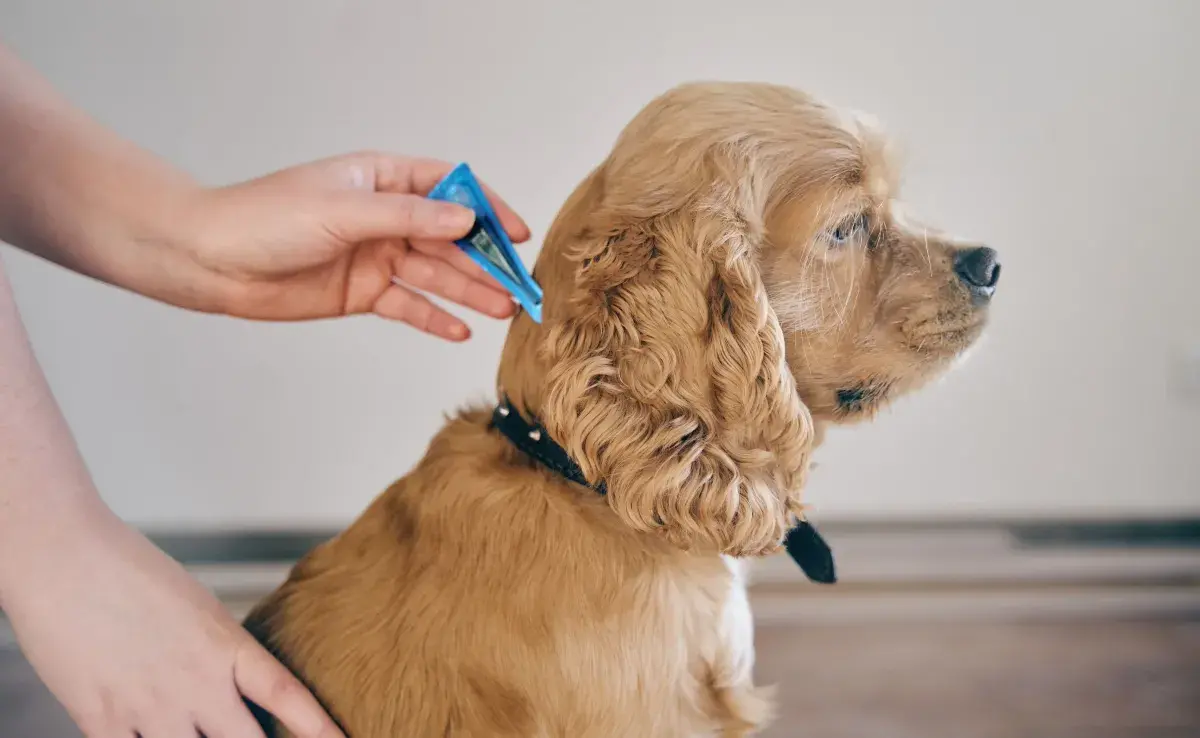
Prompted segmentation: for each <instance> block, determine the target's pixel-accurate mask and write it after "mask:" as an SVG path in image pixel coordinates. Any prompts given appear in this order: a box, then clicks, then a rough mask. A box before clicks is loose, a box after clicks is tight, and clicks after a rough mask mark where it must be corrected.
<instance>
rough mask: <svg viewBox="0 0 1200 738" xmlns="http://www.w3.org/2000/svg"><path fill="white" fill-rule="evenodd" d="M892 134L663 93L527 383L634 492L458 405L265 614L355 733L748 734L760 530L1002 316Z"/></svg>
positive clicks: (790, 511) (612, 165) (791, 517)
mask: <svg viewBox="0 0 1200 738" xmlns="http://www.w3.org/2000/svg"><path fill="white" fill-rule="evenodd" d="M895 187H896V172H895V170H894V169H893V164H892V163H891V161H890V157H889V155H888V151H887V147H886V145H885V142H884V139H883V138H882V137H881V135H880V133H879V132H878V131H877V130H876V129H875V128H874V127H873V126H871V125H870V124H868V123H867V122H865V121H864V120H863V119H862V118H859V117H854V116H847V115H843V114H840V113H838V112H837V111H834V110H832V109H830V108H828V107H826V106H824V105H822V104H820V103H818V102H816V101H814V100H813V99H811V98H809V97H808V96H806V95H804V94H802V93H799V92H797V91H795V90H791V89H787V88H782V87H777V86H771V85H765V84H735V83H711V84H691V85H685V86H682V87H679V88H676V89H674V90H672V91H670V92H668V93H667V94H665V95H663V96H661V97H660V98H658V99H656V100H654V101H653V102H652V103H650V105H649V106H647V107H646V108H645V109H644V110H643V111H642V112H641V113H640V114H639V115H638V116H637V117H636V118H635V119H634V120H633V121H632V122H631V123H630V124H629V125H628V127H627V128H626V129H625V131H624V132H623V133H622V135H621V136H620V138H619V140H618V141H617V143H616V145H615V147H614V149H613V151H612V153H611V155H610V156H609V157H608V159H607V160H606V161H604V163H603V164H601V165H600V166H599V167H598V168H597V169H595V170H594V171H593V172H592V173H591V174H590V175H589V176H588V177H587V178H586V179H585V180H584V181H583V183H582V184H581V185H580V186H579V187H578V188H577V189H576V191H575V192H574V193H573V194H572V195H571V197H570V198H569V200H568V201H567V202H566V204H565V205H564V207H563V208H562V210H561V212H560V213H559V215H558V217H557V219H556V220H555V222H554V224H553V226H552V228H551V229H550V232H549V234H548V236H547V238H546V241H545V245H544V248H543V250H542V252H541V255H540V257H539V259H538V261H537V265H536V270H535V274H536V276H537V278H538V279H539V281H540V282H541V284H542V285H543V287H544V289H545V293H546V304H545V322H544V325H541V326H539V325H536V324H535V323H533V322H532V321H531V320H529V319H528V317H526V316H521V317H519V318H518V319H517V320H515V321H514V323H513V325H512V328H511V330H510V333H509V338H508V343H507V345H506V346H505V349H504V353H503V356H502V359H501V364H500V373H499V385H500V387H501V388H502V389H501V391H502V392H503V393H505V394H506V395H507V396H508V397H509V398H511V400H512V402H513V404H514V406H516V407H518V408H523V409H527V411H528V413H529V415H530V416H531V417H533V416H536V418H537V419H539V420H540V422H542V423H543V424H544V425H545V427H546V428H547V429H548V430H549V432H550V434H551V436H552V437H553V438H554V439H555V440H557V441H558V442H559V443H561V444H562V445H563V446H564V447H565V448H566V449H567V450H568V451H569V452H570V454H571V455H572V456H573V457H574V458H575V459H576V460H577V461H578V462H579V464H580V466H581V467H582V469H583V470H584V472H585V473H586V475H587V476H588V478H589V479H592V480H604V481H605V483H606V484H607V488H608V494H607V496H606V497H602V496H600V495H597V494H596V493H595V492H593V491H591V490H589V489H586V488H584V487H581V486H578V485H574V484H572V483H570V482H567V481H565V480H564V479H563V478H561V477H559V476H556V475H555V474H554V473H552V472H550V471H548V470H546V469H544V468H542V467H540V466H537V465H536V464H534V463H532V462H531V461H530V460H529V459H528V458H527V457H525V456H524V455H523V454H522V453H520V452H519V451H517V450H516V449H515V448H514V447H513V445H512V444H511V443H510V442H509V441H508V440H506V439H505V438H503V437H502V436H500V435H499V434H498V433H497V432H495V431H494V430H491V429H489V419H490V408H488V409H484V408H476V409H471V410H467V411H465V412H462V413H460V414H458V415H457V416H456V417H454V418H452V419H450V420H449V421H448V422H447V424H446V426H445V427H444V428H443V429H442V430H441V431H440V432H439V433H438V434H437V436H436V437H435V438H434V439H433V441H432V443H431V445H430V446H429V449H428V451H427V453H426V455H425V457H424V459H423V460H422V461H421V462H420V463H419V464H418V466H417V467H416V468H415V469H414V470H413V471H412V472H411V473H410V474H408V475H407V476H405V477H404V478H403V479H401V480H399V481H398V482H396V483H395V484H394V485H392V486H391V488H389V489H388V490H387V491H386V492H385V493H384V494H382V495H381V496H380V497H379V498H378V499H377V500H376V501H375V502H374V503H373V504H372V505H371V506H370V508H369V509H368V510H367V511H366V512H365V513H364V514H363V515H362V517H361V518H360V519H359V520H358V521H357V522H355V523H354V524H353V525H352V526H351V527H350V528H349V529H348V530H346V531H345V532H344V533H342V534H341V535H340V536H338V537H337V538H336V539H334V540H333V541H331V542H329V543H327V544H325V545H323V546H321V547H320V548H318V549H316V550H314V551H313V552H312V553H311V554H310V555H309V556H307V557H306V558H305V559H304V560H303V561H302V562H300V563H299V564H298V565H297V566H296V568H295V569H294V571H293V572H292V574H291V577H290V578H289V579H288V581H287V582H286V583H285V584H284V585H283V586H282V587H281V588H280V589H279V590H277V591H276V592H275V593H273V594H272V595H271V596H270V597H269V598H267V599H266V600H265V601H264V602H263V603H262V604H261V605H260V606H259V607H258V608H257V609H256V610H255V611H254V612H253V613H252V614H251V616H250V617H249V619H248V621H247V625H248V627H249V628H250V629H251V631H252V632H253V633H255V634H256V636H257V637H259V638H260V640H262V641H263V642H264V643H265V644H267V645H268V646H269V648H270V649H271V650H272V651H273V652H274V653H276V654H277V655H279V656H280V658H281V659H282V660H283V661H284V662H285V663H287V664H288V665H289V666H290V667H291V668H292V669H293V670H294V671H295V672H296V673H297V674H298V675H299V676H300V677H301V678H302V679H303V680H304V681H305V682H306V683H307V684H308V685H310V686H311V688H312V689H313V690H314V692H315V694H316V695H317V696H318V697H319V699H320V700H321V701H322V702H323V703H324V705H325V706H326V707H327V708H328V709H329V710H330V712H331V714H332V715H333V716H334V717H335V718H336V719H337V720H338V721H339V722H340V723H341V724H342V726H343V727H344V729H345V730H346V732H347V734H348V735H349V736H350V738H393V737H394V736H409V737H410V738H424V737H429V738H432V737H433V736H439V737H440V736H544V737H549V736H570V737H571V738H585V737H590V736H604V737H605V738H609V737H611V736H622V737H623V738H634V737H640V736H647V737H649V736H653V737H655V738H662V737H663V736H705V735H730V736H734V735H748V734H751V733H753V732H755V730H756V729H757V728H758V727H759V726H761V725H762V724H763V723H764V722H765V721H766V720H767V718H768V716H769V714H770V709H769V706H770V702H769V699H768V696H767V695H765V694H764V693H763V692H762V691H761V690H760V689H757V688H755V687H754V686H753V684H752V681H751V667H752V663H753V654H752V650H751V641H752V634H751V631H750V627H751V626H750V617H749V612H748V608H747V606H746V599H745V593H744V591H743V590H742V588H741V581H740V578H739V575H738V571H737V568H736V566H734V565H733V563H734V560H735V558H736V557H755V556H761V555H765V554H768V553H771V552H773V551H775V550H776V549H777V548H778V546H779V543H780V541H781V539H782V537H783V535H784V534H785V532H786V530H787V529H788V528H789V527H790V526H791V525H792V524H793V523H794V521H795V517H796V516H797V515H798V514H800V513H801V511H802V504H801V499H800V497H801V491H802V489H803V487H804V481H805V475H806V471H807V468H808V465H809V455H810V452H811V451H812V449H813V447H814V446H815V445H817V443H818V442H819V440H820V438H821V436H822V433H823V429H824V428H825V427H826V426H827V424H829V423H835V422H852V421H856V420H859V419H863V418H867V417H869V416H871V415H872V414H873V413H874V412H875V411H876V410H877V409H878V408H879V407H880V406H882V405H883V404H884V403H886V402H887V401H889V400H891V399H892V398H894V397H896V396H897V395H899V394H901V393H904V392H907V391H909V390H912V389H913V388H915V387H917V386H919V385H921V384H922V383H924V382H925V381H927V380H929V379H930V378H932V377H933V376H935V375H937V374H938V373H939V372H940V371H941V370H943V369H944V368H945V367H947V366H948V365H949V363H950V362H951V361H952V360H953V359H954V358H955V357H956V356H957V355H958V354H959V353H961V352H962V351H963V350H964V349H965V348H966V347H967V346H968V345H969V344H971V343H972V342H973V341H974V340H975V338H976V337H977V336H978V335H979V333H980V331H981V329H982V326H983V323H984V319H985V315H986V310H985V309H984V303H985V302H986V300H980V299H978V296H976V297H975V298H974V299H973V298H972V295H971V294H970V292H969V291H968V290H967V289H966V288H965V286H964V284H963V283H962V282H961V280H960V279H959V278H958V277H957V276H956V273H955V267H954V256H955V254H956V253H957V252H958V251H959V250H960V249H962V248H964V247H965V246H966V245H964V244H958V243H955V242H953V241H951V240H949V239H947V238H945V237H943V236H940V235H938V234H936V233H934V232H933V231H931V230H929V229H927V228H924V227H919V226H916V225H914V224H913V223H912V222H910V221H908V220H906V219H905V218H904V217H903V216H902V214H901V212H900V209H899V205H898V204H897V202H896V201H895V199H894V197H895V192H896V190H895Z"/></svg>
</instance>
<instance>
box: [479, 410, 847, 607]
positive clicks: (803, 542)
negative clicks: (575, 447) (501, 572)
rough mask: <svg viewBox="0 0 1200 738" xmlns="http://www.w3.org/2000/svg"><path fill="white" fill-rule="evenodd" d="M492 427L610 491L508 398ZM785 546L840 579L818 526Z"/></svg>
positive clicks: (822, 577) (814, 576)
mask: <svg viewBox="0 0 1200 738" xmlns="http://www.w3.org/2000/svg"><path fill="white" fill-rule="evenodd" d="M492 427H493V428H495V429H496V430H498V431H500V432H501V433H503V434H504V436H505V437H506V438H508V440H510V441H512V443H513V445H514V446H516V447H517V448H519V449H520V450H521V451H523V452H524V453H525V454H527V455H528V456H530V457H532V458H533V459H535V460H536V461H538V462H539V463H541V464H542V465H543V466H545V467H546V468H548V469H551V470H552V471H555V472H557V473H558V474H560V475H562V476H563V477H565V478H567V479H569V480H570V481H572V482H575V483H576V484H581V485H583V486H584V487H588V488H590V489H593V490H595V491H596V492H598V493H599V494H602V495H603V494H605V493H606V492H607V491H608V490H607V489H606V488H605V486H604V482H603V481H599V482H596V483H594V484H593V483H592V482H590V481H588V479H587V477H585V476H584V475H583V470H582V469H580V468H579V464H577V463H575V460H574V459H572V458H571V457H570V455H569V454H567V451H566V449H564V448H563V447H562V446H559V445H558V444H557V443H555V442H554V439H553V438H551V437H550V434H549V433H547V432H546V429H545V428H543V427H542V426H541V425H539V424H537V423H536V422H534V423H530V422H528V421H526V420H525V418H524V417H522V415H521V413H519V412H517V410H516V408H514V407H513V406H512V405H510V404H509V403H508V400H502V401H501V402H500V404H499V405H497V406H496V409H495V410H493V411H492ZM783 546H784V548H785V549H786V550H787V552H788V555H789V556H791V557H792V560H793V561H795V562H796V563H797V564H798V565H799V566H800V569H801V570H803V571H804V574H805V576H807V577H808V578H809V579H811V580H812V581H814V582H817V583H818V584H834V583H835V582H837V575H836V573H835V571H834V566H833V552H832V551H831V550H830V548H829V545H828V544H827V543H825V540H824V539H823V538H821V534H820V533H818V532H817V529H816V528H814V527H813V526H812V524H811V523H809V522H808V521H807V520H801V521H800V522H799V523H798V524H797V525H796V527H795V528H792V529H791V530H790V531H789V532H788V534H787V537H786V538H785V539H784V541H783Z"/></svg>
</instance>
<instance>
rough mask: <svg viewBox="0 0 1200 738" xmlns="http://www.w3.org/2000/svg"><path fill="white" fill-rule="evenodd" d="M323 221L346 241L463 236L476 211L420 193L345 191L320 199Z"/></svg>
mask: <svg viewBox="0 0 1200 738" xmlns="http://www.w3.org/2000/svg"><path fill="white" fill-rule="evenodd" d="M320 203H321V204H320V205H316V207H324V208H325V210H324V211H323V212H322V211H320V210H318V212H319V213H322V214H321V215H320V216H319V217H321V221H322V224H323V225H324V226H325V228H327V229H329V231H330V232H331V233H333V235H334V236H335V237H337V238H338V239H340V240H341V241H342V242H343V243H361V242H363V241H374V240H380V239H408V238H424V239H439V240H443V241H446V240H450V241H452V240H454V239H457V238H462V237H463V236H465V235H466V234H467V232H468V231H470V230H471V226H472V225H473V224H474V223H475V214H474V213H472V212H471V211H470V210H468V209H467V208H464V207H462V206H461V205H455V204H454V203H448V202H437V201H435V200H429V199H427V198H424V197H420V196H418V195H399V194H394V193H379V192H364V193H346V194H345V195H340V196H337V197H329V198H325V199H323V200H321V201H320Z"/></svg>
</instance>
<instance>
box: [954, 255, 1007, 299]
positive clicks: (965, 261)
mask: <svg viewBox="0 0 1200 738" xmlns="http://www.w3.org/2000/svg"><path fill="white" fill-rule="evenodd" d="M996 257H997V254H996V250H995V249H990V248H988V247H987V246H979V247H976V248H971V249H963V250H962V251H959V252H958V253H957V254H956V255H955V256H954V271H955V272H956V273H957V274H958V278H959V279H961V280H962V281H963V284H965V285H966V286H967V289H968V290H970V291H971V294H972V295H974V296H976V297H978V298H981V299H984V300H986V299H988V298H990V297H991V296H992V293H993V292H995V290H996V283H997V282H999V281H1000V262H999V261H997V259H996Z"/></svg>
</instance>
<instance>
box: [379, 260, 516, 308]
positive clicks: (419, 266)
mask: <svg viewBox="0 0 1200 738" xmlns="http://www.w3.org/2000/svg"><path fill="white" fill-rule="evenodd" d="M393 263H394V265H395V266H394V269H395V274H396V276H397V277H399V278H400V280H401V281H402V282H404V283H405V284H408V285H412V286H413V287H416V288H417V289H419V290H421V291H422V292H431V293H433V294H435V295H438V296H439V297H444V298H446V299H447V300H450V301H451V302H456V303H458V304H459V305H462V306H463V307H467V308H470V309H472V310H474V311H476V312H479V313H483V314H484V315H490V316H492V317H493V318H508V317H511V316H512V314H513V312H514V307H513V302H512V298H510V297H509V296H508V293H506V292H505V291H504V290H503V289H500V288H497V287H491V286H488V285H486V284H484V283H483V282H480V281H477V280H474V279H472V278H470V277H468V276H467V275H465V274H463V273H462V272H460V271H459V270H457V269H455V268H454V267H453V266H451V265H449V264H447V263H446V262H444V261H442V260H440V259H434V258H431V257H429V256H426V255H425V254H421V253H417V252H415V251H403V252H400V253H398V254H397V255H396V257H395V259H394V260H393Z"/></svg>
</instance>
